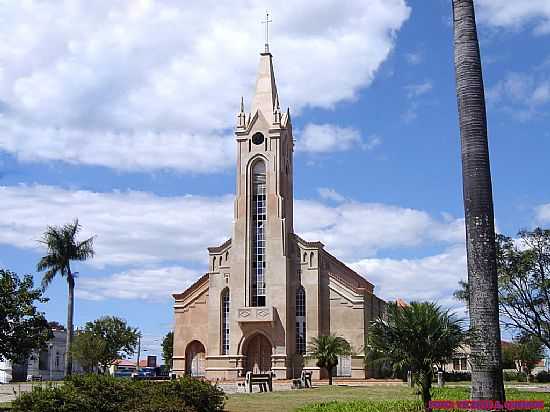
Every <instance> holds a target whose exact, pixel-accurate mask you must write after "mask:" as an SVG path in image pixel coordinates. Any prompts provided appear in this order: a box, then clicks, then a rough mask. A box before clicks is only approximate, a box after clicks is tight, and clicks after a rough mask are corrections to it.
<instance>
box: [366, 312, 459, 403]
mask: <svg viewBox="0 0 550 412" xmlns="http://www.w3.org/2000/svg"><path fill="white" fill-rule="evenodd" d="M464 337H465V334H464V332H463V330H462V326H461V321H460V319H457V318H455V316H454V315H453V314H451V313H449V312H448V311H444V310H442V309H441V308H440V307H439V306H437V305H435V304H434V303H430V302H421V303H417V302H412V303H411V304H410V305H398V304H396V303H389V304H388V306H387V317H386V318H378V319H376V320H374V321H373V322H371V325H370V328H369V336H368V345H367V347H366V351H365V352H366V355H367V359H368V360H370V361H373V362H383V363H385V364H388V365H391V366H392V368H393V369H394V370H395V371H396V372H398V371H404V370H410V371H411V372H412V376H413V382H414V383H415V385H417V386H418V387H419V393H420V395H421V396H422V401H423V402H424V408H425V410H426V411H429V410H431V409H430V405H429V403H430V400H431V392H430V390H431V387H432V379H433V374H434V366H440V365H442V364H445V363H446V361H447V360H448V359H449V358H450V357H451V356H452V355H453V353H454V351H455V350H456V349H457V348H458V346H459V345H460V344H461V342H462V341H463V340H464Z"/></svg>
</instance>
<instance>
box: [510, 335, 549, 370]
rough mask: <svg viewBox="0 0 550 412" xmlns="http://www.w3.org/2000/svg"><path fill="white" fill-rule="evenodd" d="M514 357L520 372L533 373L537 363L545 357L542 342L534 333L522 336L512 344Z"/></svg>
mask: <svg viewBox="0 0 550 412" xmlns="http://www.w3.org/2000/svg"><path fill="white" fill-rule="evenodd" d="M511 352H512V357H513V358H514V362H515V364H516V369H517V370H518V372H521V373H524V374H525V375H526V376H529V375H531V373H532V372H533V369H534V368H535V366H537V363H538V362H539V361H540V360H541V359H543V358H544V348H543V345H542V342H541V341H540V340H539V339H538V338H537V337H536V336H533V335H525V336H521V337H520V338H519V339H518V340H517V342H514V343H512V345H511Z"/></svg>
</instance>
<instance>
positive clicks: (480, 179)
mask: <svg viewBox="0 0 550 412" xmlns="http://www.w3.org/2000/svg"><path fill="white" fill-rule="evenodd" d="M453 20H454V59H455V71H456V89H457V97H458V112H459V120H460V138H461V148H462V179H463V190H464V193H463V194H464V212H465V218H466V247H467V256H468V282H469V285H470V288H469V289H470V295H469V296H470V299H469V310H470V328H471V329H472V332H473V339H472V342H471V351H472V353H471V361H470V362H471V366H472V393H471V396H472V399H474V400H477V399H492V400H498V401H501V402H502V401H504V385H503V377H502V365H501V341H500V327H499V317H498V284H497V269H496V254H495V228H494V212H493V194H492V187H491V171H490V166H489V148H488V142H487V118H486V112H485V95H484V91H483V76H482V71H481V57H480V53H479V43H478V38H477V29H476V22H475V12H474V3H473V0H453Z"/></svg>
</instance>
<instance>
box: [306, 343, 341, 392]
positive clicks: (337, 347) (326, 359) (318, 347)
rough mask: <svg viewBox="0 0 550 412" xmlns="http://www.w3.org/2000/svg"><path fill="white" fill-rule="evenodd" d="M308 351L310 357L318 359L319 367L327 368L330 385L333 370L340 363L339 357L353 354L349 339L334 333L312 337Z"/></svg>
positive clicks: (330, 383)
mask: <svg viewBox="0 0 550 412" xmlns="http://www.w3.org/2000/svg"><path fill="white" fill-rule="evenodd" d="M307 351H308V357H310V358H315V359H317V366H318V367H320V368H325V369H326V370H327V374H328V384H329V385H332V371H333V369H334V368H335V367H336V365H338V357H339V356H348V355H351V347H350V344H349V343H348V341H347V340H345V339H344V338H342V337H340V336H334V335H327V336H319V337H316V338H312V339H311V340H310V341H309V347H308V350H307Z"/></svg>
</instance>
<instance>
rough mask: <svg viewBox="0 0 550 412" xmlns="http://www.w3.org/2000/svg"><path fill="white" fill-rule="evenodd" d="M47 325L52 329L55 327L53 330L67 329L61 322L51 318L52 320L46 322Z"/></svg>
mask: <svg viewBox="0 0 550 412" xmlns="http://www.w3.org/2000/svg"><path fill="white" fill-rule="evenodd" d="M48 326H49V328H50V329H52V330H54V329H55V330H67V329H66V328H65V326H63V325H62V324H61V323H59V322H57V321H55V320H52V321H50V322H48Z"/></svg>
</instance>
